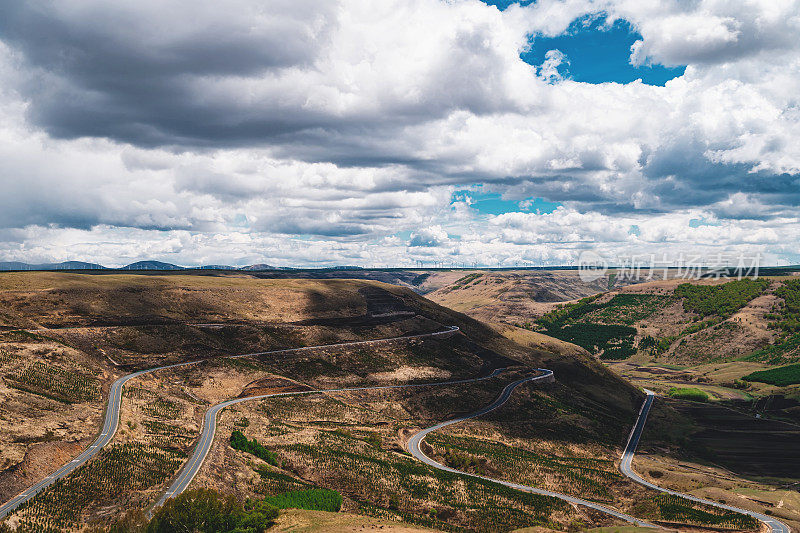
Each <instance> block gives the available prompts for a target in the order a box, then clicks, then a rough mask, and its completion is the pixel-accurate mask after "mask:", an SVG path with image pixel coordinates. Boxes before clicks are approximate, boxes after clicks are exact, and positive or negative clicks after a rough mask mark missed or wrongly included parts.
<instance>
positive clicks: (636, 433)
mask: <svg viewBox="0 0 800 533" xmlns="http://www.w3.org/2000/svg"><path fill="white" fill-rule="evenodd" d="M644 391H645V392H646V393H647V398H645V400H644V403H643V404H642V408H641V409H640V410H639V417H638V418H637V419H636V425H634V426H633V429H632V430H631V434H630V436H629V437H628V444H627V445H626V446H625V451H624V452H623V453H622V461H621V462H620V465H619V469H620V471H621V472H622V473H623V474H624V475H626V476H628V477H629V478H631V479H632V480H633V481H635V482H636V483H639V484H641V485H644V486H645V487H648V488H651V489H654V490H657V491H660V492H665V493H667V494H673V495H675V496H680V497H681V498H686V499H687V500H692V501H693V502H697V503H703V504H706V505H713V506H714V507H718V508H720V509H725V510H726V511H735V512H737V513H742V514H746V515H750V516H752V517H753V518H755V519H756V520H759V521H761V522H762V523H763V524H764V525H766V526H767V528H768V529H769V530H770V531H772V532H773V533H790V531H791V529H790V528H789V526H787V525H786V524H784V523H783V522H780V521H779V520H776V519H775V518H772V517H771V516H767V515H763V514H761V513H756V512H754V511H748V510H747V509H740V508H738V507H733V506H732V505H725V504H722V503H718V502H714V501H711V500H705V499H703V498H698V497H696V496H692V495H691V494H682V493H680V492H675V491H674V490H669V489H665V488H662V487H659V486H658V485H655V484H653V483H650V482H649V481H645V480H644V479H642V478H641V477H639V475H638V474H637V473H636V472H635V471H634V470H633V466H632V465H631V462H632V461H633V455H634V454H635V453H636V447H637V446H638V445H639V439H640V438H641V437H642V431H643V430H644V424H645V422H647V414H648V413H649V412H650V407H652V405H653V401H654V400H655V394H654V393H653V391H651V390H647V389H644Z"/></svg>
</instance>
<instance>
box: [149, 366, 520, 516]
mask: <svg viewBox="0 0 800 533" xmlns="http://www.w3.org/2000/svg"><path fill="white" fill-rule="evenodd" d="M505 370H506V369H505V368H498V369H497V370H495V371H494V372H492V373H491V374H489V375H488V376H481V377H477V378H468V379H456V380H451V381H434V382H431V383H408V384H405V385H379V386H375V387H349V388H341V389H315V390H306V391H298V392H278V393H275V394H262V395H259V396H247V397H244V398H236V399H233V400H228V401H226V402H222V403H218V404H216V405H214V406H213V407H211V408H210V409H209V410H208V411H206V415H205V417H204V418H203V432H202V433H201V435H200V440H199V441H198V443H197V446H195V449H194V452H192V456H191V457H190V458H189V461H188V462H187V463H186V465H185V466H184V467H183V470H182V471H181V473H180V474H179V475H178V477H177V478H176V479H175V481H174V482H173V483H172V485H170V487H169V489H167V492H165V493H164V494H163V495H162V496H161V498H159V500H158V501H157V502H156V504H155V505H154V506H153V509H156V508H158V507H160V506H162V505H163V504H164V502H165V501H167V500H168V499H169V498H173V497H175V496H177V495H178V494H180V493H181V492H183V491H184V490H186V487H188V486H189V483H191V482H192V480H193V479H194V477H195V476H196V475H197V472H198V471H199V470H200V467H201V466H203V461H204V460H205V458H206V456H207V455H208V452H209V451H211V445H212V444H213V443H214V434H215V433H216V431H217V414H219V412H220V411H222V410H223V409H225V408H226V407H230V406H231V405H235V404H237V403H241V402H248V401H251V400H263V399H265V398H277V397H281V396H303V395H309V394H319V393H326V392H327V393H330V392H354V391H375V390H386V389H410V388H414V387H441V386H444V385H458V384H460V383H475V382H478V381H483V380H485V379H489V378H493V377H495V376H497V375H499V374H501V373H502V372H503V371H505ZM151 513H152V510H151Z"/></svg>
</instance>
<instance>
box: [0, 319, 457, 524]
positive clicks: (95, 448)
mask: <svg viewBox="0 0 800 533" xmlns="http://www.w3.org/2000/svg"><path fill="white" fill-rule="evenodd" d="M457 331H458V326H448V327H447V329H446V330H444V331H436V332H433V333H421V334H417V335H403V336H400V337H391V338H388V339H375V340H368V341H354V342H340V343H337V344H324V345H320V346H305V347H302V348H287V349H283V350H272V351H268V352H257V353H252V354H243V355H233V356H226V358H238V357H248V356H255V355H271V354H286V353H293V352H304V351H308V350H314V349H319V348H337V347H346V346H361V345H365V344H379V343H384V342H391V341H397V340H413V339H420V338H423V337H437V336H441V335H451V334H454V333H455V332H457ZM208 360H209V359H200V360H197V361H188V362H185V363H176V364H172V365H164V366H158V367H154V368H149V369H147V370H140V371H138V372H134V373H132V374H128V375H126V376H122V377H121V378H119V379H117V380H116V381H115V382H114V383H113V384H112V385H111V389H110V390H109V393H108V404H107V406H106V413H105V420H104V421H103V429H102V430H101V432H100V435H98V437H97V439H96V440H95V441H94V442H93V443H92V445H91V446H89V447H88V448H86V449H85V450H84V451H83V452H81V454H80V455H78V456H77V457H76V458H75V459H73V460H72V461H70V462H68V463H67V464H65V465H64V466H62V467H61V468H59V469H58V470H56V471H55V472H53V473H52V474H50V475H49V476H47V477H46V478H44V479H42V480H40V481H39V482H37V483H35V484H33V485H32V486H30V487H28V488H27V489H25V490H24V491H23V492H21V493H20V494H18V495H16V496H15V497H13V498H12V499H10V500H9V501H7V502H6V503H4V504H3V505H0V520H2V519H3V518H5V517H6V516H7V515H8V514H9V513H11V512H12V511H14V510H15V509H16V508H17V507H19V506H20V505H22V504H23V503H25V502H27V501H28V500H30V499H31V498H33V497H34V496H36V494H38V493H39V492H41V491H43V490H44V489H46V488H47V487H49V486H50V485H52V484H53V483H54V482H56V481H57V480H59V479H63V478H64V477H66V476H68V475H69V474H71V473H72V472H74V471H75V470H76V469H78V468H79V467H80V466H81V465H83V464H84V463H86V461H88V460H89V459H91V458H92V457H94V456H95V455H97V453H98V452H99V451H100V450H101V449H102V448H103V447H104V446H106V445H107V444H108V443H109V442H111V439H112V438H113V437H114V434H115V433H116V432H117V426H118V425H119V413H120V404H121V403H122V387H123V386H124V385H125V383H127V382H128V380H130V379H133V378H136V377H139V376H141V375H143V374H149V373H150V372H155V371H156V370H166V369H168V368H178V367H181V366H188V365H194V364H197V363H202V362H203V361H208ZM198 466H199V465H198Z"/></svg>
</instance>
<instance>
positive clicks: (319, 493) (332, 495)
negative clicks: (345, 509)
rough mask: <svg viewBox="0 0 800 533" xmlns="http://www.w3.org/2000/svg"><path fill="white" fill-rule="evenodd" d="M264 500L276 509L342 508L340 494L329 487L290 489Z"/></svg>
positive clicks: (332, 510)
mask: <svg viewBox="0 0 800 533" xmlns="http://www.w3.org/2000/svg"><path fill="white" fill-rule="evenodd" d="M264 502H266V503H267V504H269V505H272V506H274V507H276V508H278V509H308V510H310V511H330V512H333V513H335V512H338V511H339V509H341V508H342V495H341V494H339V493H338V492H336V491H335V490H329V489H305V490H292V491H289V492H284V493H283V494H278V495H277V496H270V497H268V498H265V499H264Z"/></svg>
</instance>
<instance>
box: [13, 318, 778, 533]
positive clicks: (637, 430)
mask: <svg viewBox="0 0 800 533" xmlns="http://www.w3.org/2000/svg"><path fill="white" fill-rule="evenodd" d="M457 331H458V327H457V326H449V327H448V328H447V329H446V330H444V331H437V332H433V333H423V334H417V335H404V336H399V337H391V338H387V339H375V340H367V341H353V342H343V343H336V344H326V345H320V346H307V347H302V348H288V349H282V350H271V351H266V352H253V353H248V354H241V355H233V356H225V358H240V357H252V356H259V355H277V354H286V353H298V352H304V351H310V350H315V349H321V348H337V347H349V346H360V345H369V344H379V343H386V342H392V341H398V340H411V339H418V338H424V337H435V336H443V335H452V334H454V333H455V332H457ZM207 360H208V359H201V360H197V361H189V362H185V363H176V364H172V365H165V366H159V367H154V368H150V369H147V370H141V371H138V372H134V373H132V374H128V375H125V376H123V377H121V378H119V379H117V380H116V381H115V382H114V383H113V384H112V385H111V389H110V391H109V397H108V404H107V407H106V412H105V420H104V422H103V428H102V430H101V433H100V435H98V437H97V439H96V440H95V441H94V442H93V443H92V445H91V446H89V447H88V448H87V449H86V450H84V451H83V452H82V453H81V454H80V455H78V456H77V457H76V458H75V459H73V460H71V461H70V462H68V463H67V464H65V465H63V466H62V467H61V468H59V469H58V470H56V471H55V472H53V473H52V474H50V475H49V476H47V477H46V478H44V479H42V480H40V481H39V482H37V483H35V484H34V485H32V486H31V487H29V488H28V489H26V490H25V491H23V492H22V493H20V494H18V495H17V496H15V497H14V498H12V499H11V500H9V501H8V502H6V503H4V504H3V505H2V506H0V520H1V519H3V518H5V517H6V516H7V515H8V514H9V513H11V512H13V511H14V510H15V509H17V508H18V507H19V506H20V505H22V504H23V503H25V502H27V501H29V500H30V499H31V498H33V497H34V496H35V495H36V494H38V493H39V492H41V491H42V490H44V489H46V488H47V487H49V486H50V485H52V484H53V483H55V482H56V481H57V480H59V479H62V478H64V477H66V476H68V475H69V474H71V473H72V472H74V471H75V470H76V469H78V468H79V467H80V466H81V465H83V464H84V463H86V462H87V461H88V460H90V459H91V458H92V457H94V456H95V455H97V454H98V453H99V452H100V450H101V449H102V448H103V447H104V446H106V445H107V444H108V443H109V442H110V441H111V439H112V438H113V437H114V434H115V433H116V431H117V427H118V425H119V416H120V405H121V402H122V390H123V386H124V385H125V383H127V382H128V381H129V380H131V379H134V378H136V377H139V376H142V375H144V374H149V373H151V372H155V371H157V370H166V369H171V368H178V367H182V366H188V365H194V364H198V363H201V362H203V361H207ZM504 370H506V369H504V368H500V369H496V370H495V371H494V372H492V373H491V374H489V375H486V376H482V377H476V378H469V379H460V380H451V381H440V382H430V383H412V384H405V385H383V386H374V387H350V388H337V389H314V390H305V391H296V392H283V393H274V394H264V395H258V396H248V397H244V398H236V399H233V400H228V401H225V402H222V403H219V404H216V405H214V406H212V407H211V408H209V409H208V411H206V413H205V416H204V418H203V429H202V432H201V434H200V437H199V440H198V442H197V445H196V446H195V448H194V451H193V452H192V455H191V457H190V458H189V460H188V461H187V463H186V464H185V465H184V467H183V468H182V469H181V470H180V473H179V474H178V476H177V477H176V478H175V480H174V482H173V483H172V484H171V485H170V487H169V489H167V491H166V492H165V493H164V494H163V495H162V496H161V498H160V499H159V500H158V501H157V502H156V504H155V506H154V509H155V508H157V507H159V506H161V505H162V504H163V503H164V502H165V501H166V500H167V499H169V498H172V497H174V496H176V495H178V494H180V493H181V492H183V491H184V490H185V489H186V488H187V487H188V486H189V484H190V483H191V481H192V480H193V479H194V477H195V476H196V475H197V472H198V471H199V470H200V467H201V466H202V465H203V461H204V460H205V458H206V456H207V455H208V453H209V451H210V450H211V446H212V444H213V441H214V435H215V433H216V421H217V415H218V414H219V412H220V411H222V410H223V409H225V408H226V407H230V406H231V405H235V404H238V403H241V402H245V401H251V400H259V399H266V398H274V397H281V396H302V395H310V394H319V393H330V392H354V391H367V390H382V389H403V388H414V387H431V386H446V385H457V384H463V383H475V382H478V381H483V380H486V379H490V378H493V377H495V376H497V375H499V374H501V373H502V372H503V371H504ZM537 371H538V372H540V374H539V375H536V376H528V377H525V378H522V379H519V380H517V381H514V382H512V383H510V384H508V385H506V387H505V388H504V389H503V391H502V392H501V393H500V395H499V396H498V397H497V398H496V399H495V400H494V401H493V402H492V403H491V404H489V405H487V406H486V407H483V408H481V409H479V410H477V411H475V412H473V413H470V414H468V415H464V416H462V417H458V418H454V419H451V420H447V421H445V422H441V423H439V424H436V425H434V426H431V427H429V428H426V429H423V430H421V431H419V432H418V433H416V434H414V435H413V436H412V437H411V439H409V441H408V450H409V452H410V453H411V455H412V456H414V457H415V458H416V459H418V460H420V461H422V462H423V463H425V464H427V465H429V466H431V467H433V468H437V469H439V470H444V471H447V472H452V473H455V474H460V475H466V476H471V477H475V478H480V479H484V480H487V481H491V482H494V483H499V484H501V485H505V486H507V487H510V488H513V489H517V490H521V491H525V492H530V493H534V494H540V495H543V496H550V497H554V498H559V499H561V500H565V501H567V502H570V503H572V504H575V505H580V506H584V507H587V508H590V509H594V510H596V511H600V512H602V513H606V514H608V515H611V516H614V517H615V518H618V519H621V520H624V521H626V522H630V523H633V524H636V525H638V526H643V527H652V528H657V527H658V526H656V525H654V524H651V523H649V522H647V521H645V520H641V519H638V518H635V517H632V516H629V515H627V514H625V513H622V512H620V511H617V510H616V509H613V508H610V507H606V506H604V505H600V504H598V503H594V502H591V501H588V500H583V499H581V498H576V497H573V496H569V495H566V494H560V493H557V492H551V491H547V490H543V489H538V488H535V487H530V486H527V485H521V484H519V483H512V482H509V481H504V480H500V479H493V478H489V477H485V476H479V475H476V474H471V473H468V472H463V471H460V470H456V469H454V468H450V467H448V466H445V465H443V464H441V463H438V462H436V461H434V460H433V459H431V458H430V457H428V456H426V455H425V454H424V453H422V451H421V450H420V444H421V443H422V441H423V440H424V439H425V437H426V436H427V435H428V434H430V433H431V432H434V431H437V430H439V429H441V428H443V427H446V426H449V425H451V424H456V423H459V422H463V421H466V420H469V419H472V418H476V417H479V416H482V415H485V414H487V413H489V412H491V411H494V410H495V409H497V408H499V407H501V406H502V405H504V404H505V403H506V402H507V401H508V399H509V398H510V396H511V393H512V392H513V391H514V389H516V388H517V387H518V386H520V385H522V384H523V383H528V382H532V381H541V380H552V379H553V372H552V371H551V370H547V369H541V368H540V369H537ZM645 392H646V393H647V397H646V398H645V401H644V403H643V404H642V407H641V409H640V411H639V416H638V418H637V420H636V424H635V425H634V427H633V429H632V430H631V433H630V436H629V437H628V442H627V444H626V446H625V450H624V452H623V455H622V460H621V462H620V471H621V472H622V473H623V474H624V475H625V476H627V477H628V478H630V479H632V480H633V481H635V482H636V483H639V484H641V485H644V486H646V487H648V488H651V489H653V490H657V491H660V492H664V493H668V494H673V495H676V496H680V497H682V498H686V499H689V500H692V501H695V502H697V503H701V504H706V505H712V506H714V507H718V508H720V509H725V510H729V511H735V512H738V513H743V514H746V515H749V516H752V517H754V518H756V519H757V520H759V521H761V522H762V523H764V524H765V525H766V526H767V527H768V528H769V530H770V531H772V532H773V533H790V532H791V529H790V528H789V527H788V526H787V525H785V524H783V523H782V522H780V521H778V520H777V519H775V518H772V517H770V516H766V515H763V514H760V513H756V512H753V511H749V510H746V509H740V508H737V507H733V506H730V505H724V504H720V503H717V502H713V501H710V500H705V499H702V498H697V497H695V496H691V495H688V494H682V493H679V492H675V491H672V490H669V489H664V488H662V487H659V486H657V485H655V484H653V483H650V482H648V481H645V480H644V479H642V478H641V477H639V475H638V474H636V472H635V471H634V470H633V467H632V466H631V463H632V461H633V457H634V453H635V451H636V447H637V445H638V444H639V440H640V438H641V435H642V432H643V430H644V426H645V422H646V421H647V415H648V413H649V412H650V408H651V406H652V404H653V401H654V398H655V395H654V393H653V392H652V391H650V390H647V389H645Z"/></svg>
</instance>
